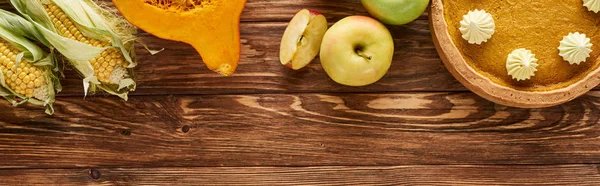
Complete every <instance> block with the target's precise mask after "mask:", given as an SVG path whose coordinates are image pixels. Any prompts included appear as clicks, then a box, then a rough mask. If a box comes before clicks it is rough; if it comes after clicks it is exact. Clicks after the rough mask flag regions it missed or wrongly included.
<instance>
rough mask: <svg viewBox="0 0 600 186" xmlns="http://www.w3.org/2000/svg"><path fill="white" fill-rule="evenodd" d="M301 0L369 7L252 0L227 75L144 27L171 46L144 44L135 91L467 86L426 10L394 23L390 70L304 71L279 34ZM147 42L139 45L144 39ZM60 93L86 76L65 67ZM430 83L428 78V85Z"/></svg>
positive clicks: (321, 7)
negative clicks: (380, 75)
mask: <svg viewBox="0 0 600 186" xmlns="http://www.w3.org/2000/svg"><path fill="white" fill-rule="evenodd" d="M302 8H310V9H314V10H317V11H320V12H322V13H323V14H324V15H326V16H327V18H328V19H329V21H330V22H331V23H334V22H336V21H337V20H339V19H341V18H343V17H346V16H350V15H367V12H366V11H365V9H364V8H363V6H362V5H361V4H360V2H359V1H348V0H334V1H316V0H277V1H257V0H251V1H249V2H248V3H247V7H246V9H245V11H244V13H243V16H242V24H241V32H242V33H241V37H242V45H243V46H242V59H241V61H240V67H239V70H238V71H237V73H236V75H235V76H233V77H222V76H220V75H217V74H215V73H213V72H211V71H209V70H208V69H206V67H205V65H204V64H203V63H202V61H201V58H200V57H199V56H198V54H197V53H196V51H195V50H194V49H193V48H191V47H190V46H188V45H186V44H181V43H176V42H170V41H164V40H161V39H158V38H155V37H153V36H151V35H149V34H145V33H142V34H141V38H142V39H143V40H144V41H145V42H147V43H148V44H149V45H150V46H151V48H163V47H165V48H166V50H165V51H164V52H162V53H160V54H158V55H156V56H149V54H148V53H147V52H145V51H143V50H141V49H140V50H138V53H139V56H140V65H139V67H138V68H137V69H136V71H137V72H138V77H139V78H138V82H139V85H140V86H139V89H138V90H137V92H135V93H134V94H135V95H165V94H223V93H224V94H247V93H321V92H382V91H385V92H389V91H414V90H422V91H464V90H465V88H464V87H463V86H462V85H460V83H458V82H457V81H456V80H454V78H452V76H451V75H450V74H449V73H448V72H447V71H446V70H445V68H444V67H443V65H442V63H441V62H440V61H439V59H438V57H437V53H436V51H435V48H434V45H433V42H432V41H431V36H430V33H429V26H428V22H427V21H426V19H427V17H426V16H424V17H422V18H421V19H420V20H419V21H416V22H415V23H412V24H409V25H407V26H400V27H390V29H391V31H392V33H393V34H394V35H395V36H396V48H397V52H396V55H395V61H394V65H393V67H392V69H391V70H390V73H389V74H388V75H387V76H386V78H385V79H384V80H382V81H380V82H379V83H377V84H375V85H372V86H368V87H345V86H341V85H338V84H336V83H335V82H333V81H332V80H330V79H329V77H328V76H327V74H326V73H325V72H324V71H323V69H322V68H321V65H320V62H319V60H316V61H314V62H313V64H312V65H310V66H309V67H307V68H306V69H304V70H301V71H293V70H289V69H287V68H285V67H283V66H282V65H281V64H280V62H279V42H280V40H281V36H282V34H283V32H284V30H285V27H286V26H287V22H288V21H289V20H291V18H292V16H293V15H294V14H295V13H296V12H297V11H299V10H300V9H302ZM140 48H141V47H140ZM63 82H64V84H65V86H64V91H63V92H62V95H71V96H72V95H81V94H82V91H83V89H82V86H81V81H80V80H79V78H78V76H77V75H76V73H74V72H68V73H67V79H66V80H64V81H63ZM424 85H425V86H424Z"/></svg>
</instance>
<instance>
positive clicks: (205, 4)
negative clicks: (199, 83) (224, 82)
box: [113, 0, 246, 76]
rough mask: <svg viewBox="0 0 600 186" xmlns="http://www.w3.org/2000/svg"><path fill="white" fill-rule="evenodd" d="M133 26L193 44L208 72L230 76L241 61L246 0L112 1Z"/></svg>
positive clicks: (156, 34)
mask: <svg viewBox="0 0 600 186" xmlns="http://www.w3.org/2000/svg"><path fill="white" fill-rule="evenodd" d="M113 3H114V4H115V6H116V7H117V9H119V10H120V11H121V14H123V16H124V17H125V18H126V19H127V20H128V21H129V22H131V23H132V24H133V25H135V26H137V27H138V28H140V29H142V30H144V31H146V32H148V33H150V34H153V35H155V36H157V37H159V38H163V39H167V40H173V41H180V42H184V43H188V44H190V45H192V46H193V47H194V48H195V49H196V51H198V53H200V56H202V60H203V61H204V63H205V64H206V66H208V68H209V69H211V70H213V71H215V72H218V73H220V74H223V75H226V76H229V75H232V74H233V73H234V72H235V70H236V68H237V65H238V61H239V59H240V16H241V14H242V11H243V9H244V7H245V5H246V0H113Z"/></svg>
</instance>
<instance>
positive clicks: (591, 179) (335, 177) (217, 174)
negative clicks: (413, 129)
mask: <svg viewBox="0 0 600 186" xmlns="http://www.w3.org/2000/svg"><path fill="white" fill-rule="evenodd" d="M92 172H93V173H94V174H93V176H92V175H91V173H92ZM94 178H96V179H94ZM0 184H3V185H48V184H53V185H174V184H176V185H590V186H592V185H594V186H595V185H600V174H599V173H598V167H597V166H596V165H585V164H578V165H551V166H531V165H529V166H517V165H509V166H463V165H457V166H437V165H431V166H427V165H419V166H394V167H387V166H379V167H224V168H214V167H192V168H108V169H49V170H39V169H38V170H0Z"/></svg>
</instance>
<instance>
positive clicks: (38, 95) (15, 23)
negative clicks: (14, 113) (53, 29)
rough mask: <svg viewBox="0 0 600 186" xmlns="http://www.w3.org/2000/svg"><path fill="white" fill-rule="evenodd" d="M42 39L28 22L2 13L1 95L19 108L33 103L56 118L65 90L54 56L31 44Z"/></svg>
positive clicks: (0, 15) (6, 12) (0, 22)
mask: <svg viewBox="0 0 600 186" xmlns="http://www.w3.org/2000/svg"><path fill="white" fill-rule="evenodd" d="M38 36H41V34H40V33H38V32H37V30H36V29H35V27H34V26H33V25H32V24H31V23H30V22H28V21H27V20H26V19H23V18H22V17H20V16H18V15H16V14H13V13H11V12H8V11H5V10H0V95H1V96H2V97H4V98H5V99H6V100H8V101H10V102H11V103H12V104H13V105H15V106H18V105H21V104H24V103H31V104H34V105H40V106H45V107H46V113H47V114H53V113H54V109H53V107H52V104H53V103H54V102H55V99H54V96H55V91H60V89H61V87H60V82H59V81H58V79H57V77H56V76H55V74H54V72H56V71H58V68H55V67H56V66H55V65H56V61H55V57H54V55H53V54H47V53H45V52H44V50H42V48H40V47H39V46H38V45H36V44H35V43H34V42H32V41H31V40H29V39H33V40H38V39H40V38H41V37H38ZM28 38H29V39H28ZM55 70H56V71H55Z"/></svg>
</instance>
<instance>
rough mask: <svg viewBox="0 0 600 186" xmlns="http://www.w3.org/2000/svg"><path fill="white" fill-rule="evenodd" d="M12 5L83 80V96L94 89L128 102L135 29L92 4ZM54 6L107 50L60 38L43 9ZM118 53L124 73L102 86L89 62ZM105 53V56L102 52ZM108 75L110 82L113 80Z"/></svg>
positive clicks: (62, 0)
mask: <svg viewBox="0 0 600 186" xmlns="http://www.w3.org/2000/svg"><path fill="white" fill-rule="evenodd" d="M10 2H11V4H12V5H13V6H14V7H15V8H16V9H17V11H19V13H21V14H22V15H23V16H24V17H25V18H26V19H28V20H30V21H31V22H32V23H33V25H34V26H35V27H36V28H37V30H38V31H39V33H41V35H42V36H43V38H44V39H43V40H42V41H41V42H42V43H44V44H46V45H47V46H48V47H51V48H53V49H56V50H57V51H59V52H60V53H61V54H62V55H63V56H64V57H65V58H66V59H67V60H68V61H69V63H70V64H71V65H72V66H73V67H74V68H75V69H76V70H77V71H78V73H79V74H80V75H81V76H83V85H84V91H85V95H87V94H88V93H93V92H95V91H96V89H97V88H100V89H101V90H104V91H106V92H108V93H110V94H113V95H116V96H119V97H121V98H123V99H124V100H127V95H128V93H129V92H130V91H134V90H135V88H136V83H135V81H134V79H133V70H132V68H133V67H135V66H136V61H135V49H134V43H135V41H137V38H136V37H135V34H136V31H137V29H136V28H135V27H133V26H131V25H130V24H129V23H127V22H126V21H124V20H123V19H121V18H120V17H117V16H115V15H114V14H113V13H111V12H109V11H107V10H105V9H103V8H102V7H100V6H98V5H97V4H96V3H94V2H93V1H92V0H11V1H10ZM52 4H54V5H56V6H58V7H59V8H60V9H61V10H62V11H63V12H64V14H65V15H66V16H67V17H68V18H69V19H70V20H71V21H72V22H73V23H74V25H75V26H76V28H77V29H78V30H79V31H80V32H81V33H82V34H83V36H85V37H87V38H91V39H95V40H99V41H102V42H107V43H110V44H109V45H108V46H93V45H91V44H89V43H88V44H86V43H84V42H80V41H78V40H75V39H72V38H68V37H63V36H61V34H60V33H61V32H60V31H59V29H58V28H56V25H54V23H53V22H52V18H51V16H50V15H51V12H47V11H46V9H45V8H44V5H52ZM110 49H117V50H118V52H119V53H120V54H121V55H122V57H123V59H124V60H125V62H126V67H124V68H123V69H125V70H126V71H125V72H122V71H119V72H122V73H123V74H124V75H122V77H121V76H120V74H119V75H118V76H117V78H114V79H116V80H114V81H113V79H111V81H112V82H110V83H106V82H101V81H99V78H98V77H96V76H95V71H94V70H95V69H94V67H93V65H92V63H91V62H90V61H91V60H92V59H95V58H98V56H101V54H103V52H105V51H107V52H108V51H109V50H110ZM105 53H106V52H105ZM112 77H113V76H112V74H111V78H112Z"/></svg>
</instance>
